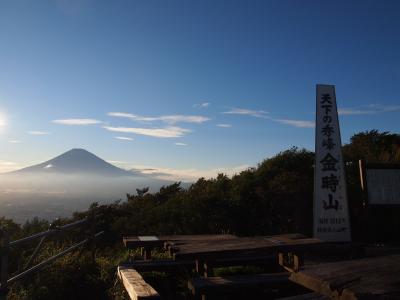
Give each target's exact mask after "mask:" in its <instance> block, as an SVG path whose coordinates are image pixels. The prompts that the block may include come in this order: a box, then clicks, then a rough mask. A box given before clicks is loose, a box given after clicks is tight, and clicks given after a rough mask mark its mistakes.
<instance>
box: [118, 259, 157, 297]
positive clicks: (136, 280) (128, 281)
mask: <svg viewBox="0 0 400 300" xmlns="http://www.w3.org/2000/svg"><path fill="white" fill-rule="evenodd" d="M118 277H119V278H120V279H121V281H122V283H123V284H124V287H125V289H126V291H127V292H128V294H129V297H130V298H131V299H132V300H141V299H145V300H153V299H161V297H160V295H159V294H158V293H157V291H156V290H155V289H154V288H153V287H152V286H151V285H149V284H148V283H146V282H145V281H144V280H143V278H142V276H140V274H139V273H138V272H137V271H136V270H135V269H132V268H128V267H124V266H118Z"/></svg>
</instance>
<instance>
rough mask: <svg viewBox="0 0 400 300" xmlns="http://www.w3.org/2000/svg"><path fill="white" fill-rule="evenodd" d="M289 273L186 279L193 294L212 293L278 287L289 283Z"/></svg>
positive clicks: (204, 294)
mask: <svg viewBox="0 0 400 300" xmlns="http://www.w3.org/2000/svg"><path fill="white" fill-rule="evenodd" d="M288 278H289V273H271V274H250V275H236V276H225V277H207V278H205V277H197V278H193V279H191V280H189V281H188V288H189V290H190V291H191V292H192V294H193V295H195V296H199V295H201V296H202V297H203V298H204V296H206V295H214V294H219V293H222V294H224V293H228V292H234V291H235V290H236V291H237V290H241V289H243V288H246V287H248V288H251V287H257V286H260V287H264V288H265V287H270V288H274V289H275V288H279V287H283V286H285V285H287V284H289V283H290V282H289V279H288Z"/></svg>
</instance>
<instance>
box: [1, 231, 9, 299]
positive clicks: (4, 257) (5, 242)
mask: <svg viewBox="0 0 400 300" xmlns="http://www.w3.org/2000/svg"><path fill="white" fill-rule="evenodd" d="M1 233H2V243H1V270H0V282H1V288H0V300H6V299H7V292H8V290H7V280H8V254H9V251H10V236H9V234H8V232H7V231H6V230H2V231H1Z"/></svg>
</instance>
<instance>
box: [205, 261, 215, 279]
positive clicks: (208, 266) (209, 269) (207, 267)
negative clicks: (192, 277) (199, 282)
mask: <svg viewBox="0 0 400 300" xmlns="http://www.w3.org/2000/svg"><path fill="white" fill-rule="evenodd" d="M203 270H204V272H203V273H204V277H210V276H213V273H214V272H213V264H212V262H210V261H209V262H204V267H203Z"/></svg>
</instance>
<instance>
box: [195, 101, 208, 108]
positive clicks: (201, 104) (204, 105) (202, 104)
mask: <svg viewBox="0 0 400 300" xmlns="http://www.w3.org/2000/svg"><path fill="white" fill-rule="evenodd" d="M210 105H211V103H210V102H203V103H200V104H195V105H193V107H195V108H208V107H209V106H210Z"/></svg>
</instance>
